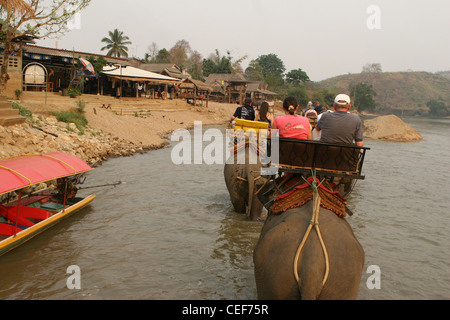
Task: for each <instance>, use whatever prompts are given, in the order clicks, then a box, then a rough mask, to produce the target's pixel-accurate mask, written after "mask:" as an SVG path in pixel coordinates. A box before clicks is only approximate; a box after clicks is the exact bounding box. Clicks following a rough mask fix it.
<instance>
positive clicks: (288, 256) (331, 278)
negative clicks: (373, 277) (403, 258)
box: [253, 201, 364, 300]
mask: <svg viewBox="0 0 450 320" xmlns="http://www.w3.org/2000/svg"><path fill="white" fill-rule="evenodd" d="M313 206H314V204H313V201H309V202H308V203H306V204H305V205H304V206H301V207H297V208H292V209H288V210H287V211H285V212H284V213H281V214H279V215H275V214H269V216H268V218H267V220H266V222H265V223H264V226H263V228H262V231H261V235H260V238H259V241H258V243H257V245H256V247H255V250H254V256H253V260H254V268H255V279H256V287H257V292H258V298H259V299H286V300H294V299H302V300H315V299H320V300H326V299H333V300H338V299H339V300H346V299H355V298H356V297H357V294H358V290H359V285H360V281H361V276H362V269H363V265H364V250H363V248H362V246H361V245H360V243H359V242H358V240H357V239H356V237H355V235H354V234H353V231H352V229H351V227H350V225H349V224H348V222H347V221H346V220H345V218H342V217H339V216H338V215H336V214H335V213H334V212H332V211H330V210H328V209H325V208H322V207H320V210H319V211H318V222H319V224H318V225H319V226H320V228H319V230H320V234H321V236H322V239H323V242H324V245H325V248H326V252H327V255H325V254H324V250H323V247H322V245H321V243H320V241H319V237H318V233H317V230H316V229H315V228H314V227H313V228H312V229H311V232H310V234H309V236H308V237H307V240H306V242H305V243H304V246H303V247H302V249H301V250H299V246H300V243H301V242H302V239H303V238H304V235H305V233H306V231H307V229H308V227H309V225H310V222H311V217H312V213H313ZM297 252H300V254H297ZM296 256H298V260H296V259H295V258H296ZM325 257H328V261H329V264H328V265H329V268H328V269H327V268H326V258H325ZM294 261H295V262H294ZM294 264H295V267H294ZM294 268H296V269H297V271H296V272H297V276H298V277H296V276H295V270H294ZM327 270H328V275H327V278H326V281H325V283H324V284H323V281H324V278H325V275H326V274H327ZM297 278H298V281H297Z"/></svg>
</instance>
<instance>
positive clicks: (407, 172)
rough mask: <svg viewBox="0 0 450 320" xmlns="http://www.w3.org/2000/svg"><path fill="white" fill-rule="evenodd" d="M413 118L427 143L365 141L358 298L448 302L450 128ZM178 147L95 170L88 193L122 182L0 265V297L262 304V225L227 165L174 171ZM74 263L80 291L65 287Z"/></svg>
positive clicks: (353, 205)
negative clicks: (258, 251)
mask: <svg viewBox="0 0 450 320" xmlns="http://www.w3.org/2000/svg"><path fill="white" fill-rule="evenodd" d="M404 121H405V122H407V123H408V124H409V125H411V126H412V127H414V128H415V129H417V130H419V131H420V132H421V134H422V135H423V137H424V139H425V140H424V141H422V142H414V143H395V142H382V141H366V146H368V147H370V148H371V150H369V151H368V153H367V155H366V160H365V164H364V168H363V173H364V175H365V176H366V179H365V180H361V181H358V183H357V184H356V186H355V189H354V191H353V193H352V194H351V195H350V196H349V197H348V202H349V208H350V209H351V210H352V211H353V213H354V215H353V216H352V217H348V218H347V219H348V221H349V223H350V224H351V226H352V227H353V229H354V231H355V234H356V236H357V238H358V239H359V241H360V242H361V243H362V245H363V247H364V250H365V253H366V262H365V266H364V271H363V275H362V279H361V286H360V292H359V295H358V299H361V300H373V299H450V268H449V266H448V263H449V261H450V259H449V258H450V217H449V200H450V193H449V191H450V190H449V187H448V186H449V181H450V164H449V159H450V120H448V119H446V120H438V119H436V120H430V119H417V118H406V119H404ZM205 145H207V143H206V144H205ZM171 150H172V149H171V148H164V149H161V150H156V151H151V152H148V153H146V154H139V155H135V156H132V157H126V158H117V159H111V160H108V161H106V162H105V163H103V164H102V166H100V167H98V168H97V169H96V170H94V171H92V172H90V173H89V174H88V179H87V181H86V183H85V185H84V186H92V185H101V184H107V183H112V182H115V181H122V182H123V183H122V184H121V185H119V186H117V187H105V188H99V189H89V190H83V191H79V194H81V195H87V194H90V193H94V194H95V195H96V196H97V199H95V200H94V202H93V203H92V204H91V206H90V207H88V208H85V209H83V211H81V212H80V213H78V214H77V215H75V216H73V217H71V218H69V219H67V220H65V221H63V222H61V223H60V224H58V225H56V226H55V227H54V228H52V229H50V230H47V231H45V232H44V233H42V234H41V235H39V236H37V237H36V238H34V239H32V240H31V241H29V242H27V243H25V244H23V245H22V246H20V247H18V248H16V249H15V250H13V251H11V252H9V253H7V254H5V255H4V256H2V257H0V275H1V276H0V299H11V300H14V299H57V300H59V299H68V300H89V299H132V300H135V299H152V300H172V299H176V300H184V299H190V300H218V299H226V300H228V299H237V300H254V299H256V298H257V296H256V285H255V280H254V272H253V261H252V255H253V248H254V246H255V244H256V242H257V240H258V236H259V232H260V230H261V227H262V223H261V222H250V221H247V220H246V218H245V217H244V216H242V215H239V214H236V213H234V212H233V209H232V205H231V203H230V201H229V197H228V192H227V189H226V187H225V183H224V179H223V165H206V164H201V165H175V164H173V162H172V161H171ZM73 265H75V266H78V267H79V270H80V275H81V280H80V284H81V289H73V290H70V289H68V286H67V280H68V278H69V277H70V275H71V274H70V273H67V268H68V267H69V266H73ZM373 266H376V267H377V268H378V269H377V270H379V276H380V277H379V278H378V279H379V282H378V284H379V286H376V287H375V288H374V286H373V285H372V286H371V285H369V282H371V281H372V280H371V279H372V278H371V276H372V275H373V271H372V270H373ZM372 283H373V282H372Z"/></svg>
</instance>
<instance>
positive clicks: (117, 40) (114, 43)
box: [101, 29, 131, 58]
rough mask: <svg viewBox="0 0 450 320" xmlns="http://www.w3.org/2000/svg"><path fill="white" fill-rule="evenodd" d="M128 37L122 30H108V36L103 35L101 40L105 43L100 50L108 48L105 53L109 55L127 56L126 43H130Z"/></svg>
mask: <svg viewBox="0 0 450 320" xmlns="http://www.w3.org/2000/svg"><path fill="white" fill-rule="evenodd" d="M129 40H130V38H128V37H127V36H124V35H123V32H122V31H119V30H117V29H114V31H112V32H111V31H109V38H107V37H105V38H103V39H102V42H105V43H106V46H104V47H103V48H102V49H101V50H102V51H103V50H109V51H108V53H107V54H106V55H107V56H110V57H118V58H120V57H128V47H127V46H126V45H128V44H131V41H129Z"/></svg>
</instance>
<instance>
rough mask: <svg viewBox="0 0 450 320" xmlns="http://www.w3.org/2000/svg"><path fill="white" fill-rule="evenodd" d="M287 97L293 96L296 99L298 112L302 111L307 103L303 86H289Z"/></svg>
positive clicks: (307, 99) (307, 96) (307, 98)
mask: <svg viewBox="0 0 450 320" xmlns="http://www.w3.org/2000/svg"><path fill="white" fill-rule="evenodd" d="M287 95H288V96H293V97H295V99H297V102H298V104H299V106H300V108H299V112H300V111H301V110H302V109H303V107H302V106H306V105H307V104H308V101H309V95H308V92H307V91H306V88H305V87H304V86H291V87H290V88H289V89H288V91H287Z"/></svg>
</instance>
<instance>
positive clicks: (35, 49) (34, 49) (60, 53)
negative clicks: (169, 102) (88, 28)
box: [23, 45, 130, 66]
mask: <svg viewBox="0 0 450 320" xmlns="http://www.w3.org/2000/svg"><path fill="white" fill-rule="evenodd" d="M23 50H24V51H25V52H28V53H34V54H42V55H49V56H56V57H64V58H79V57H81V58H87V57H89V56H93V57H103V58H105V60H106V61H108V62H111V63H120V64H122V65H127V66H128V65H130V61H129V60H128V58H115V57H108V56H103V55H100V54H95V53H87V52H80V51H71V50H62V49H55V48H46V47H40V46H31V45H24V46H23Z"/></svg>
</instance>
